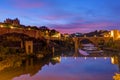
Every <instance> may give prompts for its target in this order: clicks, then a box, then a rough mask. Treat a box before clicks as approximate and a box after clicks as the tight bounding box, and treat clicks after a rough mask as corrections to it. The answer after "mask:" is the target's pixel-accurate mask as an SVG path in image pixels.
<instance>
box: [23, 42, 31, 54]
mask: <svg viewBox="0 0 120 80" xmlns="http://www.w3.org/2000/svg"><path fill="white" fill-rule="evenodd" d="M25 51H26V54H28V55H29V54H33V42H32V41H25Z"/></svg>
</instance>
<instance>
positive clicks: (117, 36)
mask: <svg viewBox="0 0 120 80" xmlns="http://www.w3.org/2000/svg"><path fill="white" fill-rule="evenodd" d="M103 36H104V37H111V38H113V40H118V39H120V31H119V30H111V31H109V32H106V33H103Z"/></svg>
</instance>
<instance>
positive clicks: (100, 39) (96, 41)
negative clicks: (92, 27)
mask: <svg viewBox="0 0 120 80" xmlns="http://www.w3.org/2000/svg"><path fill="white" fill-rule="evenodd" d="M83 40H88V41H90V42H91V43H93V44H94V45H95V46H98V45H99V43H101V42H102V43H103V44H104V43H108V42H110V41H113V38H112V37H74V38H73V41H74V43H75V53H77V52H78V49H79V47H80V45H81V44H82V41H83Z"/></svg>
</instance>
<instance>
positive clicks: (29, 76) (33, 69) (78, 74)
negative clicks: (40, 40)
mask: <svg viewBox="0 0 120 80" xmlns="http://www.w3.org/2000/svg"><path fill="white" fill-rule="evenodd" d="M2 63H3V62H0V66H1V67H2V66H7V65H8V64H9V65H11V66H8V67H5V68H1V71H0V80H113V76H114V75H115V73H119V72H120V56H118V55H114V56H111V57H107V56H106V57H104V56H103V57H86V56H84V57H77V56H75V57H67V56H64V57H61V56H57V57H53V58H46V59H34V58H29V59H26V60H22V59H19V60H17V61H16V60H12V61H10V62H7V63H6V64H4V65H1V64H2ZM15 65H16V66H15ZM94 76H96V77H94Z"/></svg>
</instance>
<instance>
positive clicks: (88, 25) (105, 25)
mask: <svg viewBox="0 0 120 80" xmlns="http://www.w3.org/2000/svg"><path fill="white" fill-rule="evenodd" d="M115 26H116V28H119V26H120V23H114V22H84V23H72V24H65V25H54V28H56V29H57V30H58V31H60V32H62V33H74V32H82V33H85V32H90V31H93V30H105V29H107V30H108V29H114V28H115Z"/></svg>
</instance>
